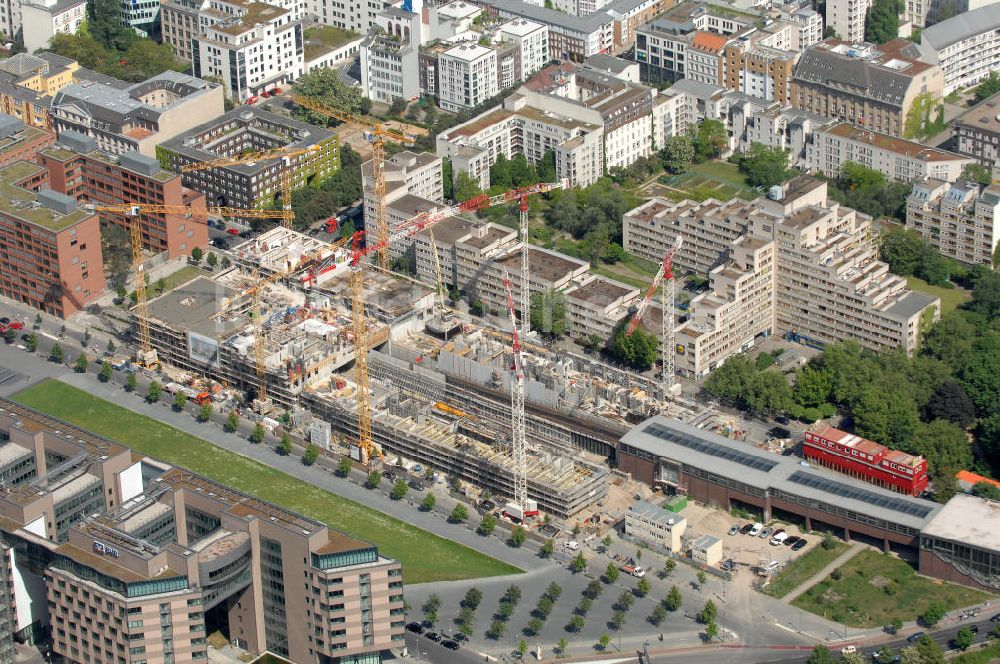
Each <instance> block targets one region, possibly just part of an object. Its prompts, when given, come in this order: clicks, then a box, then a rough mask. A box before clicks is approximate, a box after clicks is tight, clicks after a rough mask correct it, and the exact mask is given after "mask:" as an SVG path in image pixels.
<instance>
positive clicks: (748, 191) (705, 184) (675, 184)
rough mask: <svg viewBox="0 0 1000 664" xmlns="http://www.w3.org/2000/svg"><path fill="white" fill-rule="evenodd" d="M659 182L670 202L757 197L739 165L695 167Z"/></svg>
mask: <svg viewBox="0 0 1000 664" xmlns="http://www.w3.org/2000/svg"><path fill="white" fill-rule="evenodd" d="M660 183H661V184H663V185H665V186H666V187H668V191H667V193H666V195H667V197H669V198H671V199H673V200H683V199H685V198H691V199H694V200H697V201H703V200H705V199H706V198H716V199H718V200H721V201H726V200H729V199H730V198H733V197H735V196H740V197H742V198H745V199H747V200H749V199H752V198H756V197H757V196H758V193H757V192H756V191H755V190H754V188H753V187H751V186H750V185H749V184H748V183H747V179H746V176H745V175H744V174H743V173H741V172H740V169H739V166H737V165H736V164H730V163H729V162H727V161H706V162H704V163H702V164H695V165H694V166H692V167H691V168H690V169H689V170H688V171H687V172H686V173H683V174H681V175H674V176H669V177H664V178H661V179H660Z"/></svg>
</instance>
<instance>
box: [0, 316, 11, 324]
mask: <svg viewBox="0 0 1000 664" xmlns="http://www.w3.org/2000/svg"><path fill="white" fill-rule="evenodd" d="M9 322H10V319H9V318H7V317H6V316H4V317H3V318H0V323H3V324H4V325H6V324H7V323H9Z"/></svg>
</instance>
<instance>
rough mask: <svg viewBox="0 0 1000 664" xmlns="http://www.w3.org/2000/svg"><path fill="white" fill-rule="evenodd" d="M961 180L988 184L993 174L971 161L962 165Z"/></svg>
mask: <svg viewBox="0 0 1000 664" xmlns="http://www.w3.org/2000/svg"><path fill="white" fill-rule="evenodd" d="M990 76H992V77H993V78H997V75H996V72H992V71H991V72H990ZM997 83H998V88H997V89H998V90H1000V79H997ZM959 178H960V179H962V180H968V181H969V182H974V183H976V184H979V185H983V186H984V187H985V186H988V185H990V184H991V183H992V182H993V174H992V173H991V172H990V169H988V168H986V167H985V166H983V165H982V164H977V163H976V162H972V163H969V164H966V165H965V166H963V167H962V174H961V175H960V176H959Z"/></svg>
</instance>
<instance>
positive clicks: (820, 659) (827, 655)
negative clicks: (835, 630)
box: [806, 644, 837, 664]
mask: <svg viewBox="0 0 1000 664" xmlns="http://www.w3.org/2000/svg"><path fill="white" fill-rule="evenodd" d="M836 661H837V660H835V659H834V658H833V653H831V652H830V649H829V648H827V647H826V646H824V645H822V644H821V645H818V646H816V647H815V648H813V651H812V653H811V654H810V655H809V659H807V660H806V664H834V662H836Z"/></svg>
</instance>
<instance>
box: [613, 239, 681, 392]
mask: <svg viewBox="0 0 1000 664" xmlns="http://www.w3.org/2000/svg"><path fill="white" fill-rule="evenodd" d="M683 241H684V240H683V238H682V237H681V236H679V235H678V236H677V237H676V238H674V243H673V244H672V245H671V246H670V247H669V248H668V249H667V251H666V253H665V254H664V255H663V261H662V262H661V263H660V267H659V269H657V271H656V276H655V277H653V283H651V284H650V286H649V289H648V290H647V291H646V296H645V297H644V298H643V299H642V302H640V303H639V306H638V307H636V310H635V314H634V315H633V316H632V320H630V321H629V324H628V328H627V329H626V332H625V334H626V336H632V334H633V333H634V332H635V330H636V328H638V327H639V324H640V323H641V322H642V316H643V314H645V313H646V309H647V307H649V303H650V301H651V300H652V299H653V295H654V294H655V293H656V289H657V288H659V286H660V284H663V292H662V293H661V294H660V301H661V303H662V305H663V317H662V321H661V327H660V356H661V358H662V364H663V376H662V378H661V386H660V390H661V398H662V399H663V401H664V402H665V401H666V400H667V399H668V398H669V397H670V395H671V394H672V393H673V392H674V386H675V385H676V382H677V381H676V378H675V377H674V346H675V333H674V329H675V327H676V326H675V325H674V320H673V318H674V303H675V297H676V293H675V289H674V288H675V286H674V254H676V253H677V251H678V250H679V249H680V248H681V245H682V244H683ZM664 282H666V283H664Z"/></svg>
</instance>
